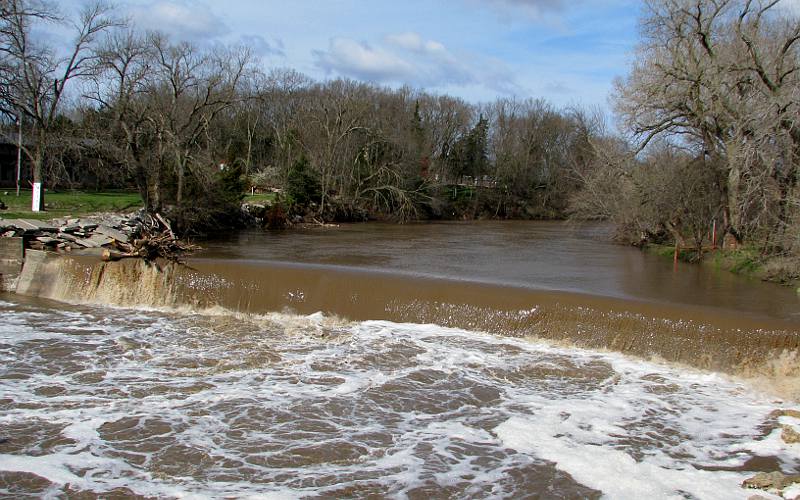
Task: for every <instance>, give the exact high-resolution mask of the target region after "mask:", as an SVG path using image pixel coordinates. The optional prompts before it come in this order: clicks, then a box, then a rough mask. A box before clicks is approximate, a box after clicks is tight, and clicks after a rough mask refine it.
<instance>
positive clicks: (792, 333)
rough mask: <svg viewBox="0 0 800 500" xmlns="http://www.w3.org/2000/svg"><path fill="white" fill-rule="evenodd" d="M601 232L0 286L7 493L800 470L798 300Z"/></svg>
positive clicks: (0, 465) (371, 492)
mask: <svg viewBox="0 0 800 500" xmlns="http://www.w3.org/2000/svg"><path fill="white" fill-rule="evenodd" d="M607 235H608V228H607V227H605V226H601V225H588V226H573V225H569V224H562V223H495V222H488V223H469V224H463V223H446V224H426V225H403V226H397V225H382V224H365V225H353V226H342V227H339V228H320V229H312V230H305V231H291V232H285V233H273V234H268V233H267V234H265V233H260V232H245V233H241V234H239V235H237V236H236V237H235V238H233V239H231V240H228V241H217V242H209V243H207V244H205V245H204V246H206V247H207V249H206V250H205V251H204V252H203V253H202V254H201V255H199V256H197V258H195V259H193V260H192V261H191V262H190V266H191V268H192V269H191V270H181V271H180V272H179V271H174V274H169V273H170V271H169V270H162V271H161V272H159V271H158V270H154V269H153V268H151V267H144V266H143V265H140V263H136V262H132V261H126V263H124V265H123V263H116V264H120V265H119V266H115V265H111V264H109V265H102V266H99V267H98V264H97V263H95V262H87V261H82V260H80V259H78V260H76V262H74V263H68V264H65V263H63V262H62V261H61V260H59V261H58V262H57V263H55V264H52V269H51V271H52V272H54V273H55V274H54V275H53V276H56V277H57V279H54V280H52V281H53V283H45V284H43V288H42V293H40V294H38V295H41V296H39V297H28V296H21V295H14V294H3V295H0V318H2V320H0V438H4V439H5V441H4V442H2V443H0V496H3V497H9V498H24V497H30V498H41V497H45V498H48V497H49V498H63V497H76V498H224V497H227V498H298V497H308V498H322V497H325V498H331V497H334V498H342V497H344V498H364V497H391V498H600V497H607V498H642V497H645V496H650V497H653V498H701V499H705V498H720V499H723V498H724V499H728V498H748V497H749V496H750V495H751V494H752V491H748V490H744V489H742V488H741V487H740V484H741V482H742V481H743V480H744V479H745V478H747V477H750V476H752V475H753V474H754V472H757V471H775V470H779V471H782V472H784V473H787V474H791V473H800V462H798V457H799V456H800V448H798V447H799V446H800V445H797V444H786V443H784V442H783V441H782V439H781V437H780V434H781V425H785V426H794V427H796V426H798V425H800V420H797V419H794V418H792V417H791V416H786V415H784V416H781V415H780V414H777V413H775V410H785V409H788V408H797V394H798V391H797V383H796V382H797V378H798V375H797V374H798V371H797V365H798V363H797V361H796V352H797V345H798V344H797V339H798V335H799V334H798V330H799V329H798V320H797V312H798V311H800V305H799V303H798V299H797V295H796V294H794V292H793V291H792V290H788V289H786V288H783V287H779V286H776V285H771V284H766V283H759V282H752V281H750V280H746V279H744V278H740V277H736V276H733V275H730V274H728V273H724V272H717V271H714V270H713V269H709V268H705V267H700V266H687V265H681V266H679V268H678V269H677V270H676V269H673V266H672V263H671V262H665V261H664V260H663V259H660V258H657V257H652V256H649V255H646V254H644V253H641V252H639V251H637V250H634V249H629V248H625V247H619V246H616V245H613V244H610V243H608V242H607V239H606V238H607ZM165 275H169V277H170V279H169V283H165V280H164V279H163V276H165ZM131 277H133V278H134V279H135V283H130V282H126V281H125V280H131V279H132V278H131ZM173 282H174V283H177V284H178V285H176V286H172V283H173ZM126 283H127V286H126ZM45 285H47V286H45ZM48 297H49V298H48ZM51 299H58V301H54V300H51ZM762 494H763V495H765V496H766V497H768V498H779V497H778V496H775V495H771V494H770V493H762ZM784 494H785V495H786V496H787V497H792V495H796V494H800V490H798V489H797V488H795V489H792V488H790V489H788V490H787V491H785V492H784Z"/></svg>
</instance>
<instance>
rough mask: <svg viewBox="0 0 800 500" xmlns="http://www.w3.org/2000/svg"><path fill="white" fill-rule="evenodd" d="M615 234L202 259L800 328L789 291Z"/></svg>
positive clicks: (595, 227)
mask: <svg viewBox="0 0 800 500" xmlns="http://www.w3.org/2000/svg"><path fill="white" fill-rule="evenodd" d="M611 235H612V227H611V226H609V225H605V224H576V223H567V222H560V221H553V222H525V221H500V222H497V221H486V222H445V223H431V224H404V225H400V224H349V225H348V224H342V225H340V226H338V227H335V228H312V229H306V230H292V231H284V232H280V231H278V232H270V233H264V232H262V231H248V232H242V233H239V234H237V235H235V236H234V237H233V238H232V239H230V240H227V241H226V240H220V241H214V242H208V243H205V244H204V246H205V247H206V251H205V252H203V254H202V255H203V256H207V257H210V258H222V259H232V260H236V261H245V262H248V261H253V262H280V263H295V264H297V263H307V264H319V265H331V266H343V267H347V268H356V269H361V270H378V271H384V272H392V273H395V272H396V273H401V274H405V275H410V276H426V277H440V278H447V279H455V280H463V281H470V282H481V283H486V284H495V285H506V286H511V287H523V288H535V289H550V290H563V291H573V292H580V293H584V294H590V295H595V296H600V297H615V298H626V299H635V300H642V301H652V302H656V303H664V304H680V305H691V306H708V307H713V308H719V309H725V310H727V311H729V312H731V313H733V314H741V313H745V314H747V313H752V314H754V315H759V316H767V317H771V318H778V319H786V320H793V321H798V322H800V298H799V297H798V294H797V292H796V291H795V290H794V289H792V288H790V287H784V286H780V285H776V284H772V283H764V282H761V281H759V280H757V279H751V278H745V277H742V276H737V275H735V274H732V273H730V272H727V271H723V270H717V269H713V268H712V267H709V266H698V265H692V264H684V263H681V264H679V266H678V269H677V270H675V269H674V266H673V263H672V261H671V260H670V259H664V258H662V257H659V256H655V255H650V254H647V253H646V252H642V251H639V250H637V249H635V248H631V247H626V246H621V245H617V244H614V243H613V242H612V241H611Z"/></svg>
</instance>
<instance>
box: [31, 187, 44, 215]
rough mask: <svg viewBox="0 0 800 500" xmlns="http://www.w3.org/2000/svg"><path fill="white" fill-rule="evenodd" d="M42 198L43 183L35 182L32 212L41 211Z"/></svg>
mask: <svg viewBox="0 0 800 500" xmlns="http://www.w3.org/2000/svg"><path fill="white" fill-rule="evenodd" d="M41 199H42V183H41V182H34V183H33V193H32V196H31V212H38V211H39V201H40V200H41Z"/></svg>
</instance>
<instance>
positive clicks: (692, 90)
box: [0, 0, 800, 255]
mask: <svg viewBox="0 0 800 500" xmlns="http://www.w3.org/2000/svg"><path fill="white" fill-rule="evenodd" d="M0 10H1V12H0V13H1V14H2V21H1V22H0V42H2V43H1V44H0V112H2V114H3V116H4V117H5V120H6V125H7V126H9V127H10V126H11V124H12V123H13V122H14V121H15V120H16V119H17V118H18V117H21V118H22V121H23V126H24V127H25V130H26V136H28V137H29V138H31V139H30V140H29V142H28V143H26V144H25V146H24V150H25V154H26V156H27V157H28V159H29V162H30V164H31V165H32V168H33V176H34V178H35V179H37V178H38V179H42V180H44V181H45V183H46V184H47V185H49V186H51V187H58V186H67V185H69V184H70V183H74V182H77V181H79V180H80V179H81V176H82V175H84V174H85V173H86V171H87V170H88V171H90V172H91V174H92V176H93V177H94V178H95V179H98V180H99V181H100V182H102V183H104V184H105V185H119V186H123V185H134V186H136V188H137V189H138V190H139V192H140V193H141V194H142V197H143V199H144V200H145V204H146V208H147V209H148V210H150V211H170V212H171V214H172V216H173V217H175V218H176V219H179V220H184V221H185V224H184V225H185V226H186V227H187V228H189V227H202V226H203V224H206V225H208V224H211V225H213V224H228V223H230V221H231V220H232V219H233V218H235V214H236V213H237V212H238V204H239V202H240V200H241V195H242V193H243V192H244V191H245V189H247V188H248V186H249V187H253V188H259V189H276V190H278V191H279V193H280V194H279V198H278V203H276V204H275V205H276V206H277V209H279V211H282V213H281V214H273V215H284V216H296V215H299V216H305V217H307V218H312V219H315V220H319V221H326V220H364V219H368V218H382V219H393V220H411V219H432V218H478V217H497V218H563V217H567V216H572V217H576V218H587V219H607V220H612V221H613V222H615V224H616V227H617V228H618V236H619V237H620V238H621V239H624V240H625V241H629V242H634V243H644V242H674V243H678V244H679V245H681V246H693V247H696V248H697V249H698V250H701V249H702V247H703V246H704V245H708V244H709V242H710V239H711V237H712V236H711V234H710V233H711V231H710V228H711V226H712V224H713V223H716V225H717V227H718V232H719V235H720V236H719V237H720V240H724V242H725V243H726V244H728V245H736V244H742V243H745V244H752V245H757V246H758V247H759V248H760V249H761V250H762V252H763V253H765V254H781V255H794V254H795V253H798V251H800V250H798V249H800V246H798V243H800V242H798V238H800V218H799V215H800V212H799V211H798V208H799V205H800V204H799V203H798V193H797V165H798V154H800V127H798V117H800V110H799V109H798V106H799V105H800V104H799V103H800V95H798V92H799V89H800V85H798V83H799V82H800V53H799V52H798V44H800V22H798V19H797V17H796V16H792V15H789V13H788V11H787V10H785V9H784V8H783V5H782V2H781V1H780V0H647V1H645V2H644V7H643V14H642V18H641V20H640V32H641V33H640V42H639V45H638V47H637V50H636V57H635V61H634V62H633V64H632V66H631V68H630V72H629V74H628V75H627V76H625V77H624V78H620V79H618V81H617V82H616V84H615V90H614V92H613V94H612V96H611V102H612V103H613V107H614V111H615V118H616V120H617V122H618V125H619V130H618V131H612V130H610V128H609V126H608V121H609V120H608V118H607V117H605V116H603V114H602V113H601V112H599V111H595V110H589V109H585V108H579V107H570V108H556V107H555V106H553V105H551V104H549V103H548V102H546V101H544V100H538V99H512V98H501V99H498V100H496V101H495V102H491V103H484V104H474V103H468V102H465V101H464V100H462V99H459V98H456V97H452V96H447V95H436V94H431V93H428V92H425V91H422V90H417V89H411V88H407V87H401V88H387V87H381V86H377V85H373V84H367V83H362V82H356V81H352V80H347V79H336V80H329V81H315V80H313V79H311V78H308V77H307V76H305V75H303V74H300V73H298V72H296V71H293V70H291V69H269V70H267V69H264V67H263V65H262V64H261V62H260V61H259V60H258V58H257V57H255V56H254V54H253V53H252V52H251V51H250V50H249V48H248V47H243V46H224V45H220V44H214V45H202V46H198V45H195V44H192V43H188V42H178V41H174V40H171V39H170V38H169V37H168V36H167V35H165V34H162V33H155V32H145V31H142V30H139V29H137V28H136V27H135V26H130V25H128V24H127V23H125V22H123V21H122V20H120V18H119V17H117V15H116V13H115V12H114V11H113V10H112V9H110V8H108V7H106V6H104V4H102V3H97V4H90V5H88V6H87V7H85V8H84V9H83V10H82V11H81V12H80V13H79V14H78V15H76V16H74V17H72V18H69V17H65V16H63V15H61V14H59V13H58V12H57V10H56V9H55V8H54V6H53V5H52V4H49V3H46V2H45V1H43V0H0ZM65 23H66V24H65ZM41 25H53V26H56V25H59V26H68V27H69V28H62V29H69V30H71V33H72V43H71V45H69V46H48V44H47V39H45V38H42V37H38V38H37V37H36V36H35V33H36V32H37V30H36V28H37V27H39V26H41ZM85 159H91V160H92V161H84V160H85ZM75 165H82V167H81V168H80V169H76V168H75ZM278 219H280V217H278Z"/></svg>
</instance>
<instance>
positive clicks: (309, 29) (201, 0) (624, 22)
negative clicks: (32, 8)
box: [61, 0, 641, 107]
mask: <svg viewBox="0 0 800 500" xmlns="http://www.w3.org/2000/svg"><path fill="white" fill-rule="evenodd" d="M79 4H80V1H79V0H66V1H63V2H62V4H61V5H63V6H64V7H65V8H66V9H70V8H74V7H75V6H77V5H79ZM116 5H117V6H118V7H119V9H120V11H121V12H123V13H124V14H125V15H127V16H129V17H130V18H131V19H133V20H134V22H135V23H136V24H137V25H138V26H139V27H141V28H146V29H159V30H162V31H165V32H167V33H169V34H170V35H171V36H173V37H174V38H176V39H185V40H190V41H193V42H196V43H200V44H205V43H215V42H220V41H221V42H226V43H241V42H245V43H248V44H249V45H252V46H254V47H256V49H257V51H258V52H259V54H260V55H261V57H262V63H263V65H264V66H265V68H269V67H291V68H294V69H296V70H298V71H301V72H303V73H305V74H307V75H309V76H311V77H313V78H315V79H326V78H335V77H338V76H344V77H349V78H354V79H357V80H363V81H369V82H374V83H378V84H382V85H389V86H393V87H396V86H399V85H409V86H412V87H415V88H423V89H426V90H428V91H431V92H435V93H447V94H451V95H456V96H460V97H463V98H465V99H467V100H469V101H472V102H479V101H489V100H493V99H495V98H496V97H504V96H507V97H510V96H516V97H519V98H527V97H534V98H540V97H541V98H545V99H547V100H549V101H551V102H553V103H555V104H556V105H568V104H584V105H589V106H593V105H599V106H602V107H605V106H606V105H607V96H608V94H609V91H610V89H611V86H612V81H613V79H614V77H616V76H622V75H624V74H625V73H626V72H627V68H628V64H629V61H630V59H631V57H632V52H633V49H634V47H635V44H636V40H637V18H638V15H639V9H640V8H641V2H640V1H634V0H571V1H570V0H427V1H425V0H403V1H399V2H398V1H388V0H282V1H278V0H228V1H218V0H217V1H210V0H123V1H117V2H116Z"/></svg>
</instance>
